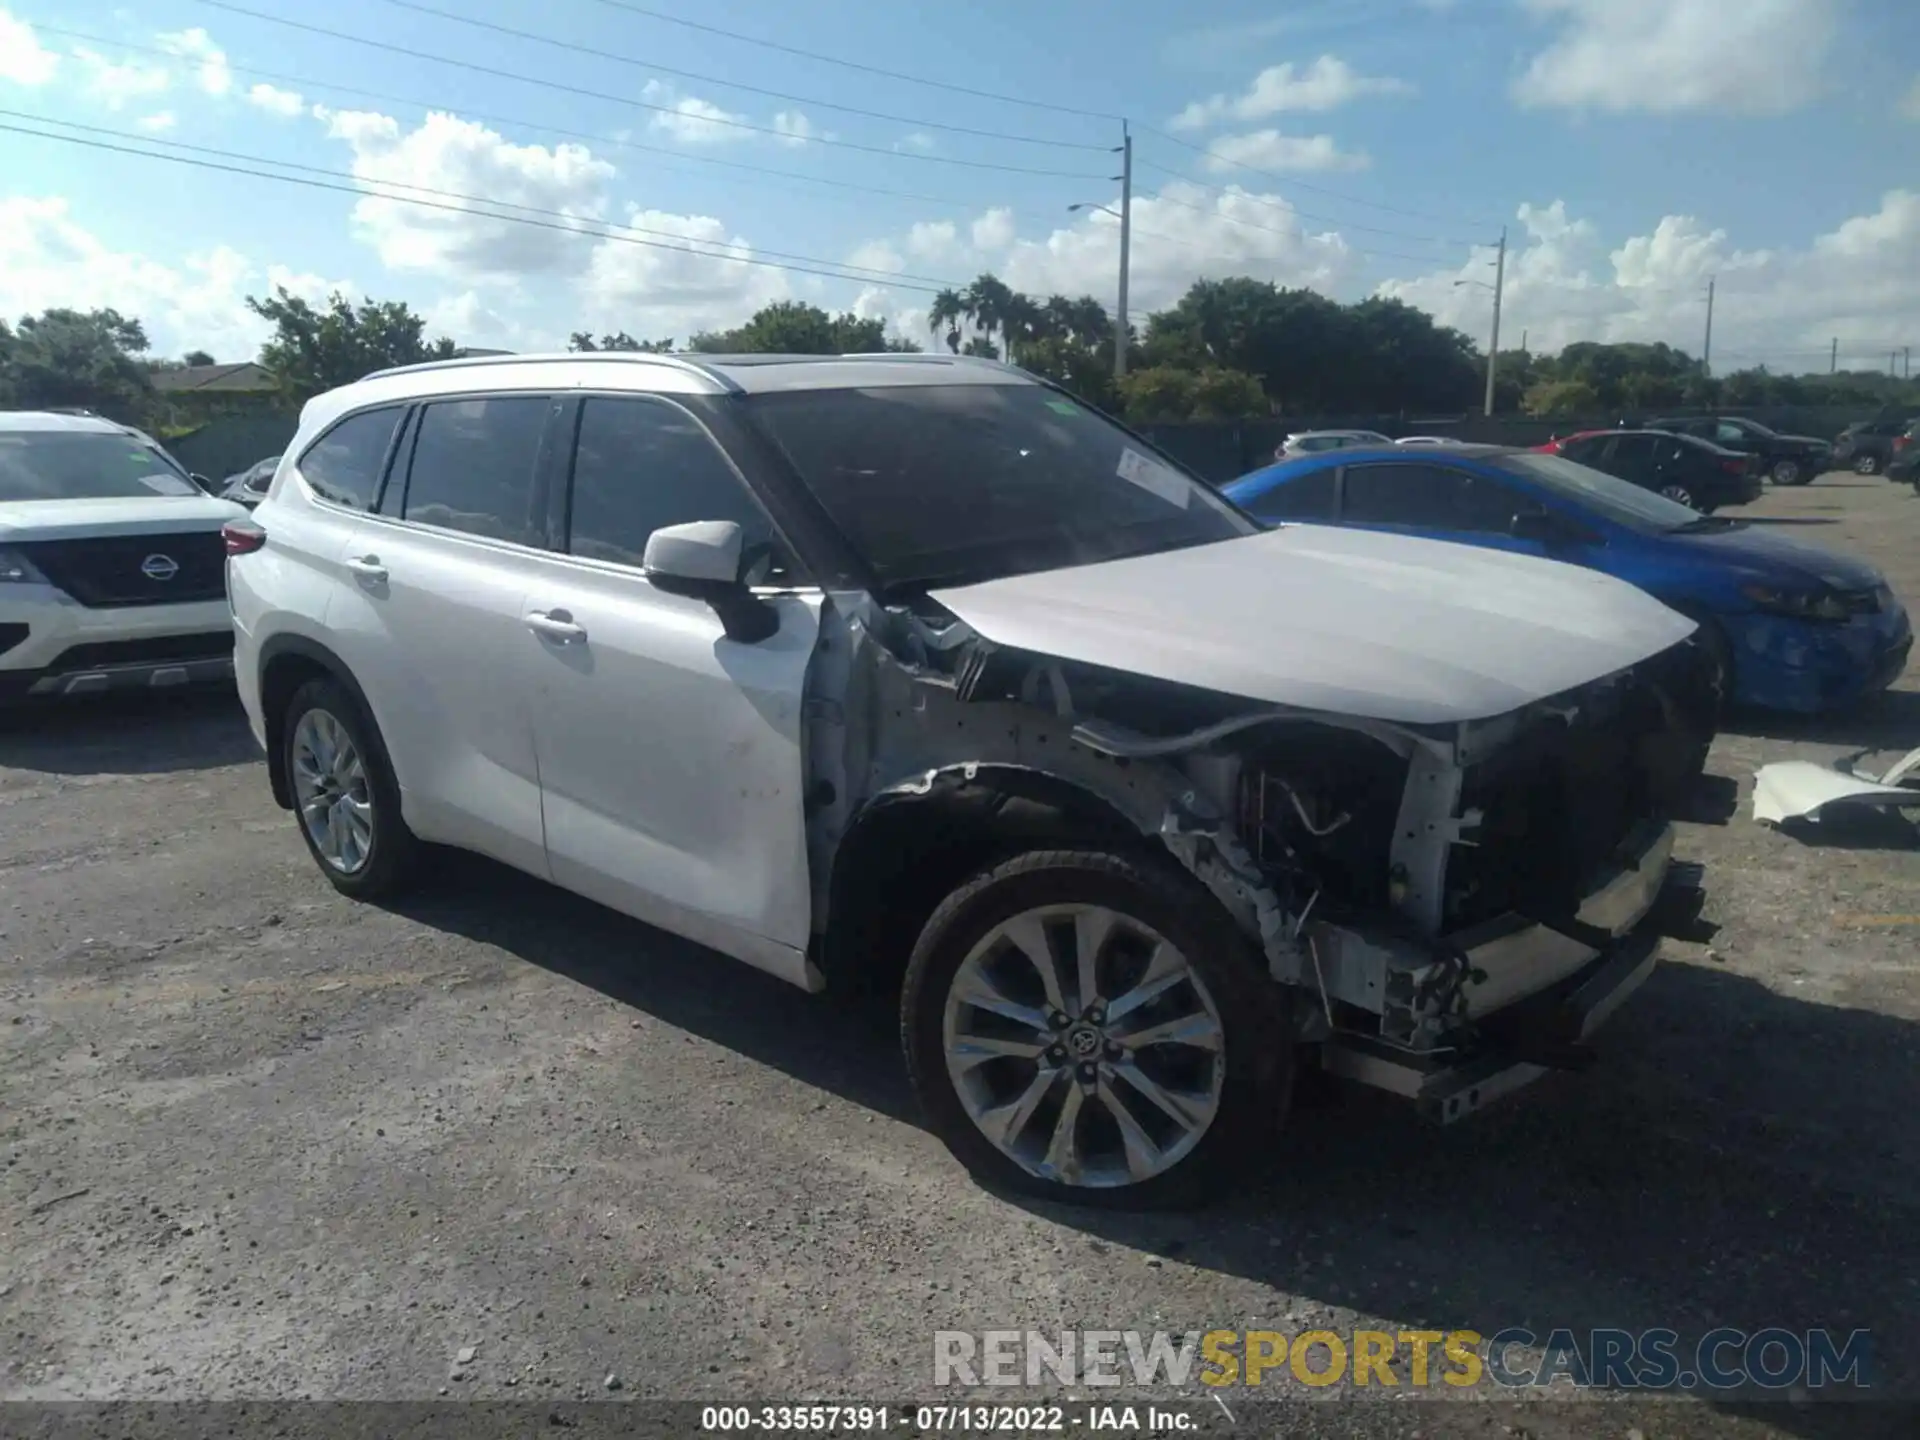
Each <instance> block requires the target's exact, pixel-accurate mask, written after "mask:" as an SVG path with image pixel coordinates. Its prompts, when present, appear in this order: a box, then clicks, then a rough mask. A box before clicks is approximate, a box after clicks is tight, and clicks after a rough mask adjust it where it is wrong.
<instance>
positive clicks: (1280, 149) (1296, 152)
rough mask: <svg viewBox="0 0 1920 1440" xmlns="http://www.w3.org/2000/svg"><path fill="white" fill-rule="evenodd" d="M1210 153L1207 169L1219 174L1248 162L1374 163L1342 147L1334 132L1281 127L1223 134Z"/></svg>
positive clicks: (1291, 165)
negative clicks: (1303, 131) (1294, 130)
mask: <svg viewBox="0 0 1920 1440" xmlns="http://www.w3.org/2000/svg"><path fill="white" fill-rule="evenodd" d="M1207 154H1208V159H1207V169H1209V170H1211V171H1212V172H1213V173H1214V174H1216V175H1218V174H1220V173H1222V172H1223V171H1228V170H1237V169H1240V168H1241V167H1243V166H1249V165H1250V166H1252V167H1253V168H1254V169H1256V170H1364V169H1366V168H1367V166H1368V165H1370V164H1372V163H1373V162H1372V161H1371V160H1370V159H1369V158H1368V157H1367V155H1366V154H1365V153H1364V152H1362V151H1357V150H1342V149H1341V148H1340V147H1339V146H1338V145H1336V144H1335V143H1334V140H1333V137H1332V136H1331V135H1282V134H1281V133H1280V132H1279V131H1278V130H1255V131H1253V132H1252V133H1250V134H1247V135H1222V136H1220V137H1219V138H1218V139H1216V140H1214V141H1213V142H1212V143H1211V144H1209V145H1208V146H1207Z"/></svg>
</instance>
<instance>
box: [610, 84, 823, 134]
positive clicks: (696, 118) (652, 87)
mask: <svg viewBox="0 0 1920 1440" xmlns="http://www.w3.org/2000/svg"><path fill="white" fill-rule="evenodd" d="M640 96H641V98H642V99H644V100H645V101H646V102H647V103H648V104H650V105H666V106H669V107H671V108H669V109H666V110H661V111H657V112H655V114H654V116H653V118H652V119H651V120H649V121H648V122H647V127H648V128H649V129H650V130H653V131H656V132H657V133H659V134H662V135H666V136H669V137H670V138H672V139H674V140H678V141H679V142H680V143H681V144H683V145H725V144H727V143H729V142H731V141H739V140H745V139H747V138H749V137H750V136H751V135H752V134H753V133H754V132H753V131H751V130H747V129H743V128H742V127H743V126H745V125H747V124H748V123H750V122H749V121H748V119H747V117H746V116H745V115H737V114H735V113H734V112H733V111H731V110H723V109H722V108H721V107H720V106H718V105H715V104H714V103H713V102H712V101H711V100H701V99H699V98H698V97H696V96H693V95H681V96H676V95H675V94H674V90H673V87H672V86H671V85H667V84H665V83H663V82H661V81H659V80H649V81H648V82H647V83H646V84H645V85H644V86H643V87H642V88H641V91H640ZM803 138H804V137H803Z"/></svg>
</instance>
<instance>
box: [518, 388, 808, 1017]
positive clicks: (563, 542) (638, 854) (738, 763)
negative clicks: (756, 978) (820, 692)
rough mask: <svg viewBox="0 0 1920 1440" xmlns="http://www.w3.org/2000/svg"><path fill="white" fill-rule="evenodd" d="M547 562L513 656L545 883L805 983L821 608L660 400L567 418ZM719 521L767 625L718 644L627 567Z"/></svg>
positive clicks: (719, 459) (704, 449)
mask: <svg viewBox="0 0 1920 1440" xmlns="http://www.w3.org/2000/svg"><path fill="white" fill-rule="evenodd" d="M568 423H569V430H570V437H571V438H570V441H569V443H568V445H567V447H566V455H567V459H566V460H565V461H563V463H562V464H561V465H560V466H559V467H557V468H558V469H559V470H560V471H561V472H563V473H564V474H565V477H566V494H567V504H566V506H565V512H566V513H565V515H564V517H563V518H562V519H561V521H560V523H559V525H558V529H559V532H560V539H559V547H558V548H560V549H561V550H563V551H564V552H565V553H564V554H551V555H548V556H546V557H544V558H542V559H541V561H540V562H539V564H538V567H537V571H536V574H535V576H534V579H533V583H532V584H531V586H530V587H529V589H528V592H527V597H526V603H525V606H524V608H523V614H522V617H521V623H520V626H519V629H520V633H519V634H518V636H516V637H515V646H516V653H518V654H520V655H524V656H526V657H528V659H529V660H530V662H531V665H532V675H533V686H532V689H533V699H534V713H535V721H534V743H535V749H536V753H537V756H538V759H539V765H540V784H541V796H542V803H543V806H544V813H545V821H546V836H547V852H548V857H549V863H550V866H551V869H552V874H553V878H554V879H555V880H556V881H557V882H558V883H560V884H562V885H565V886H567V887H568V888H569V889H573V890H577V891H579V892H580V893H582V894H584V895H588V896H591V897H592V898H594V899H597V900H600V901H602V902H603V903H605V904H608V905H612V906H614V907H615V908H616V909H619V910H623V911H625V912H627V913H628V914H631V915H635V916H638V917H639V918H641V919H644V920H648V921H651V922H653V923H656V924H659V925H662V926H664V927H665V928H667V929H670V930H674V931H677V932H678V933H680V934H683V935H687V936H690V937H691V938H693V939H695V940H698V941H700V942H702V943H704V944H707V945H711V946H713V947H714V948H716V949H719V950H722V951H725V952H726V953H728V954H732V955H735V956H737V957H739V958H741V959H744V960H747V961H749V962H750V963H753V964H757V965H760V966H761V967H762V968H766V969H770V970H773V971H775V972H776V973H778V974H782V975H784V976H785V977H786V978H788V979H793V980H796V981H799V982H800V983H803V984H804V983H806V980H807V972H806V961H805V951H806V946H807V941H808V935H809V930H810V925H811V918H812V916H811V901H810V886H809V879H808V874H809V872H808V865H807V848H806V827H805V817H804V813H803V793H802V790H803V784H804V780H805V762H804V758H803V751H802V739H803V724H802V714H801V707H802V701H803V692H804V689H805V684H806V675H807V666H808V663H809V662H810V661H811V659H812V657H813V648H814V641H815V638H816V636H817V635H818V633H819V612H820V605H821V603H822V602H821V597H820V595H819V594H818V592H817V591H810V590H806V589H803V588H801V587H800V585H799V581H800V579H801V577H800V576H799V574H798V572H797V568H796V562H795V561H794V559H793V557H792V555H791V552H790V551H789V550H788V548H787V547H786V545H785V542H784V541H783V540H782V539H781V538H780V537H779V536H778V535H777V534H776V533H775V531H774V527H773V525H772V523H771V521H770V520H769V519H768V518H767V515H766V513H765V511H764V510H762V509H761V507H760V505H759V504H758V502H757V501H756V499H755V498H754V496H753V494H752V492H751V490H750V489H749V488H748V486H747V484H746V482H745V481H744V479H743V478H742V477H741V475H740V473H739V472H738V471H737V470H736V469H735V467H734V466H733V464H732V462H731V461H730V460H729V459H728V457H727V455H726V453H725V452H724V450H723V449H722V448H721V447H720V445H719V443H718V442H717V441H715V440H714V438H713V436H712V435H711V434H710V433H709V432H708V431H707V429H706V428H705V426H704V425H702V424H701V422H700V421H699V420H698V419H697V418H696V417H695V416H694V414H693V413H692V412H691V411H689V410H688V409H686V408H685V407H683V406H682V405H680V404H679V403H678V402H677V401H674V400H672V399H669V398H666V397H662V396H638V395H624V396H598V395H594V396H587V397H585V398H583V399H582V400H581V401H580V402H579V404H578V405H577V406H575V407H573V409H572V413H570V415H569V418H568ZM698 520H732V521H734V522H736V523H738V524H739V525H740V526H741V528H742V530H743V531H744V532H745V535H746V541H747V544H748V547H749V550H748V553H749V554H756V553H757V554H759V555H760V556H761V557H762V558H761V561H760V564H759V575H760V577H761V578H764V579H765V580H767V581H768V582H769V583H768V585H767V586H766V587H762V588H763V593H764V594H765V596H766V598H767V600H768V602H769V603H770V604H772V605H773V606H774V607H775V608H776V610H777V613H778V616H779V629H778V631H777V633H775V634H774V635H773V636H772V637H771V638H770V639H767V640H764V641H760V642H758V643H753V644H748V643H742V642H738V641H735V640H732V639H730V638H728V636H727V634H726V632H725V630H724V629H723V627H722V625H721V623H720V620H719V618H718V616H716V615H715V613H714V612H713V610H712V608H711V607H710V606H708V605H707V604H706V603H705V602H703V601H699V600H694V599H691V598H688V597H686V596H681V595H670V594H667V593H666V592H665V591H662V590H657V589H655V588H654V587H653V585H652V584H651V583H649V582H648V580H647V578H646V576H645V574H644V572H643V570H642V558H643V556H644V554H645V551H646V544H647V537H648V536H649V535H650V534H652V533H653V531H655V530H656V529H659V528H660V527H662V526H666V525H678V524H685V523H689V522H692V521H698Z"/></svg>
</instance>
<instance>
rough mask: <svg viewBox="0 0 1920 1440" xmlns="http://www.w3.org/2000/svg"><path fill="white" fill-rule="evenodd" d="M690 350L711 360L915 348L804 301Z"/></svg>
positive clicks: (872, 325)
mask: <svg viewBox="0 0 1920 1440" xmlns="http://www.w3.org/2000/svg"><path fill="white" fill-rule="evenodd" d="M688 345H689V348H691V349H693V350H696V351H700V352H702V353H705V354H709V355H726V354H741V355H854V354H871V353H873V352H876V351H899V352H909V353H911V352H913V351H915V350H917V348H918V347H917V346H915V345H913V344H911V343H910V342H908V341H905V340H897V339H894V338H892V337H890V336H889V335H888V334H887V322H886V321H884V320H877V319H868V318H865V317H862V316H859V315H855V314H853V313H852V312H851V311H847V312H845V313H842V314H839V315H830V314H828V313H827V312H826V311H825V310H822V309H821V308H820V307H819V306H818V305H809V304H807V303H806V302H805V301H803V300H781V301H779V302H777V303H775V304H772V305H768V306H766V307H765V308H763V309H761V310H759V311H757V312H756V313H755V314H754V315H753V316H752V317H751V318H750V319H749V320H748V321H747V323H746V324H744V325H742V326H740V327H739V328H738V329H736V330H722V331H717V332H711V331H710V332H708V333H706V334H702V335H696V336H694V337H693V339H692V340H691V341H689V342H688Z"/></svg>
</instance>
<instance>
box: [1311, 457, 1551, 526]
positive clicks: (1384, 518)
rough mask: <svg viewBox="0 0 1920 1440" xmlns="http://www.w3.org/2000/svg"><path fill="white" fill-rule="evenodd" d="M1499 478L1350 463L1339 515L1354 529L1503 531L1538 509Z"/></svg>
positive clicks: (1437, 467)
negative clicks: (1393, 527)
mask: <svg viewBox="0 0 1920 1440" xmlns="http://www.w3.org/2000/svg"><path fill="white" fill-rule="evenodd" d="M1538 508H1539V507H1538V506H1536V505H1532V504H1530V503H1528V502H1526V501H1524V500H1522V499H1521V498H1520V497H1519V496H1517V495H1516V494H1515V493H1514V492H1513V491H1512V490H1510V489H1508V488H1507V487H1506V486H1505V485H1503V484H1501V483H1500V482H1499V481H1498V480H1491V479H1488V478H1487V477H1485V476H1482V475H1475V474H1471V473H1470V472H1468V471H1465V470H1455V469H1453V468H1452V467H1450V466H1445V465H1350V466H1348V467H1347V479H1346V502H1345V506H1344V509H1343V510H1342V512H1341V513H1342V515H1343V517H1344V518H1345V519H1347V520H1349V521H1351V522H1353V523H1354V524H1357V525H1366V524H1373V525H1406V526H1411V527H1414V528H1418V529H1423V530H1475V531H1494V532H1505V531H1506V530H1508V529H1510V528H1511V527H1512V525H1513V517H1514V515H1515V514H1516V513H1518V512H1520V511H1522V510H1536V509H1538Z"/></svg>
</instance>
